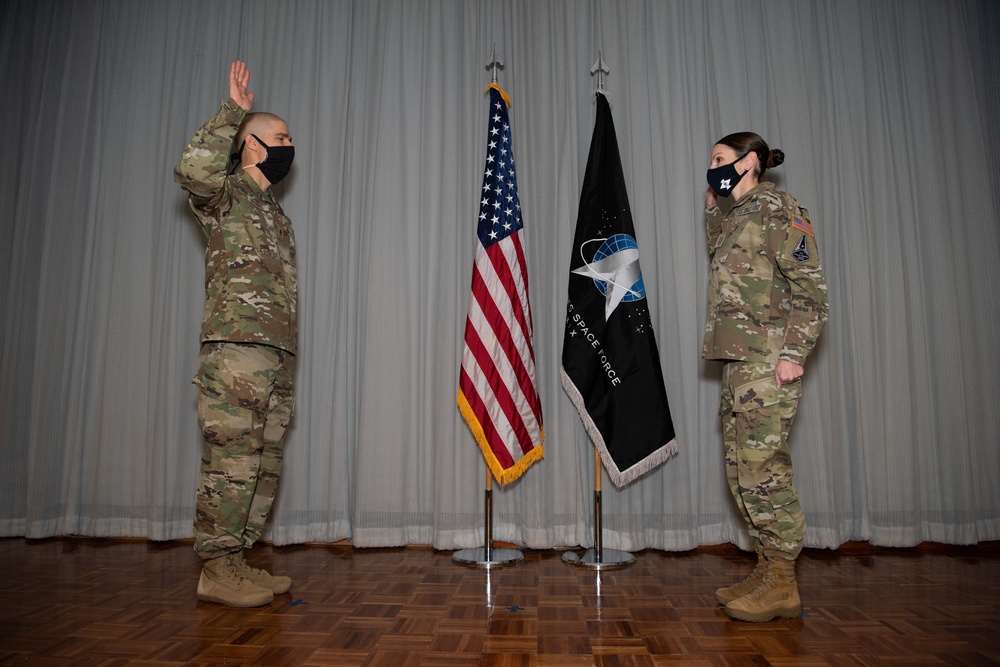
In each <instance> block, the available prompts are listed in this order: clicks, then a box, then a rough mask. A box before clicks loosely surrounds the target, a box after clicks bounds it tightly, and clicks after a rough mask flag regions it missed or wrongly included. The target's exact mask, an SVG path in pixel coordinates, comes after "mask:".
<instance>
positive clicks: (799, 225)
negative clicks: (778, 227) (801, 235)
mask: <svg viewBox="0 0 1000 667" xmlns="http://www.w3.org/2000/svg"><path fill="white" fill-rule="evenodd" d="M792 227H794V228H795V229H797V230H799V231H800V232H805V233H806V234H808V235H809V236H814V234H813V227H812V225H810V224H809V223H808V222H806V221H805V220H803V219H802V218H800V217H798V216H792Z"/></svg>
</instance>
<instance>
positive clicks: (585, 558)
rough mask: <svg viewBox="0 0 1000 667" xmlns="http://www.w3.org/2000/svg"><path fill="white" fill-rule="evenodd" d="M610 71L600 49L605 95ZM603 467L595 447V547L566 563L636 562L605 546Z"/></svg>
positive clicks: (567, 557)
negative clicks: (606, 81) (602, 515)
mask: <svg viewBox="0 0 1000 667" xmlns="http://www.w3.org/2000/svg"><path fill="white" fill-rule="evenodd" d="M610 73H611V70H610V69H609V68H608V65H607V63H605V62H604V56H603V54H602V53H601V52H600V51H598V52H597V60H596V61H595V62H594V64H593V66H592V67H591V68H590V75H591V76H593V75H594V74H597V89H596V90H595V93H600V94H602V95H605V96H606V95H607V93H606V92H605V90H604V75H605V74H610ZM602 467H603V465H602V463H601V452H600V451H599V450H598V449H597V447H594V548H593V549H587V550H586V551H584V552H583V555H582V556H581V555H579V554H577V553H576V552H575V551H567V552H566V553H564V554H563V556H562V559H563V562H564V563H570V564H572V565H581V566H583V567H589V568H591V569H594V570H608V569H616V568H622V567H627V566H629V565H631V564H632V563H634V562H635V556H633V555H632V554H630V553H629V552H627V551H619V550H617V549H605V548H604V539H603V535H604V528H603V526H602V517H601V470H602Z"/></svg>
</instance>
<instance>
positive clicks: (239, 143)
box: [233, 111, 285, 154]
mask: <svg viewBox="0 0 1000 667" xmlns="http://www.w3.org/2000/svg"><path fill="white" fill-rule="evenodd" d="M275 122H278V123H284V122H285V119H284V118H282V117H281V116H277V115H275V114H273V113H268V112H267V111H258V112H255V113H248V114H247V115H246V116H245V117H244V118H243V122H242V123H240V129H239V130H237V132H236V140H235V141H234V142H233V150H234V152H236V153H240V154H242V152H243V142H244V141H246V138H247V137H248V136H250V135H251V134H256V135H257V136H258V137H259V136H260V135H262V134H264V133H265V132H266V131H267V130H268V129H269V128H270V127H271V125H273V124H274V123H275Z"/></svg>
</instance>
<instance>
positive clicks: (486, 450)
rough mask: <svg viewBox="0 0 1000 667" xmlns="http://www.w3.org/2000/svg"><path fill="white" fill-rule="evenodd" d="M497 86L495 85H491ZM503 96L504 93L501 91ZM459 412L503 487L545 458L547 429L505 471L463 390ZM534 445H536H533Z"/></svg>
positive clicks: (459, 393) (460, 396)
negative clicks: (532, 445) (544, 444)
mask: <svg viewBox="0 0 1000 667" xmlns="http://www.w3.org/2000/svg"><path fill="white" fill-rule="evenodd" d="M491 85H495V84H491ZM500 94H501V95H502V94H503V91H500ZM458 410H459V412H461V413H462V417H464V418H465V423H466V424H468V425H469V430H470V431H472V435H473V437H475V438H476V442H477V443H479V449H480V451H482V453H483V458H485V459H486V466H487V467H488V468H489V469H490V472H491V473H493V477H494V478H495V479H496V480H497V481H498V482H499V483H500V484H501V485H503V486H507V485H508V484H510V483H511V482H513V481H514V480H516V479H517V478H518V477H520V476H521V475H523V474H524V471H525V470H527V469H528V468H529V467H530V466H531V464H532V463H534V462H535V461H538V460H539V459H543V458H545V449H544V448H543V446H542V443H543V442H545V429H544V428H542V429H541V433H540V436H541V440H539V442H538V444H537V445H534V447H532V449H531V451H530V452H528V453H527V454H525V455H524V456H522V457H521V458H520V459H519V460H518V461H517V463H515V464H514V465H513V466H511V467H510V468H508V469H506V470H504V469H503V467H502V466H501V465H500V461H498V460H497V457H496V454H494V453H493V450H492V449H491V448H490V443H489V442H488V441H487V440H486V434H485V433H483V427H482V425H481V424H480V423H479V420H478V419H476V414H475V413H474V412H473V411H472V406H471V405H469V401H467V400H466V398H465V395H464V394H463V393H462V390H461V389H459V390H458ZM532 444H534V443H532Z"/></svg>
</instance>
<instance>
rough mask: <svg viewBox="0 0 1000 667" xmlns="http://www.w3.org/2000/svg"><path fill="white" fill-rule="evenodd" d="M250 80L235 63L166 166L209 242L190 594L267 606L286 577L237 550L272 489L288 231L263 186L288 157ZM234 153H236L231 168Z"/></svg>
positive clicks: (292, 319)
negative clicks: (171, 166) (212, 109)
mask: <svg viewBox="0 0 1000 667" xmlns="http://www.w3.org/2000/svg"><path fill="white" fill-rule="evenodd" d="M249 78H250V75H249V70H248V69H247V67H246V65H245V64H244V63H242V62H236V63H233V65H232V67H231V70H230V77H229V99H227V100H226V101H225V102H223V103H222V108H221V109H220V110H219V112H218V113H217V114H216V115H215V116H214V117H213V118H212V119H211V120H209V121H208V122H207V123H205V125H203V126H202V127H201V129H199V130H198V132H197V133H196V134H195V135H194V138H193V139H192V140H191V142H190V143H189V144H188V146H187V148H186V149H185V150H184V154H183V157H182V158H181V161H180V164H178V165H177V168H176V169H175V170H174V178H175V180H176V181H177V182H178V183H179V184H180V185H181V187H183V188H184V189H185V190H186V191H187V192H188V193H189V197H188V201H189V204H190V207H191V210H192V211H194V214H195V216H196V217H197V219H198V222H199V224H200V226H201V230H202V233H203V234H204V236H205V240H206V242H207V249H206V253H205V274H206V275H205V291H206V300H205V312H204V319H203V321H202V327H201V342H202V348H201V354H200V356H199V369H198V373H197V375H196V376H195V378H194V383H195V385H197V386H198V388H199V389H200V391H201V393H200V395H199V398H198V421H199V425H200V426H201V429H202V433H203V435H204V451H203V456H202V460H201V479H200V482H199V485H198V492H197V511H196V515H195V521H194V533H195V551H196V552H197V553H198V554H199V555H200V556H201V557H202V559H203V560H204V566H203V569H202V573H201V578H200V579H199V582H198V597H199V598H200V599H202V600H207V601H210V602H219V603H222V604H227V605H231V606H238V607H251V606H258V605H263V604H267V603H269V602H270V601H271V600H272V599H273V597H274V594H275V593H284V592H286V591H288V589H289V588H290V587H291V579H289V578H288V577H278V576H271V575H270V574H268V573H267V572H266V571H264V570H261V569H257V568H253V567H250V566H249V565H248V564H247V562H246V560H245V558H244V555H243V551H244V550H245V549H248V548H249V547H251V546H252V545H253V544H254V542H256V541H257V539H258V538H260V535H261V532H262V531H263V529H264V523H265V522H266V521H267V517H268V514H269V513H270V510H271V505H272V503H273V501H274V497H275V495H276V493H277V488H278V478H279V475H280V473H281V464H282V454H283V452H282V448H283V438H284V434H285V429H286V428H287V426H288V422H289V419H290V418H291V415H292V410H293V405H294V396H293V392H292V383H293V379H294V375H295V353H296V344H297V340H298V325H297V317H296V301H297V288H296V275H295V240H294V236H293V234H292V225H291V221H290V220H289V219H288V218H287V217H286V216H285V214H284V212H283V211H282V210H281V206H280V205H279V204H278V202H277V201H276V200H275V199H274V196H273V194H272V192H271V190H270V187H271V185H272V184H273V182H277V181H278V180H280V179H281V178H282V177H283V176H284V174H285V173H287V171H288V166H289V165H290V164H291V158H292V155H293V153H292V151H293V149H292V148H291V137H290V135H289V133H288V126H287V125H286V124H285V122H284V121H283V120H281V119H280V118H278V117H277V116H273V115H272V114H259V113H257V114H249V113H248V112H249V111H250V110H251V109H252V107H253V93H249V92H247V85H248V83H249ZM234 139H235V141H234ZM234 149H236V154H235V155H234ZM231 156H232V157H235V158H237V159H238V160H239V162H240V165H239V166H238V167H237V168H236V169H235V170H234V171H231V170H230V169H229V163H230V158H231ZM276 164H277V165H278V166H277V167H276V166H275V165H276Z"/></svg>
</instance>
